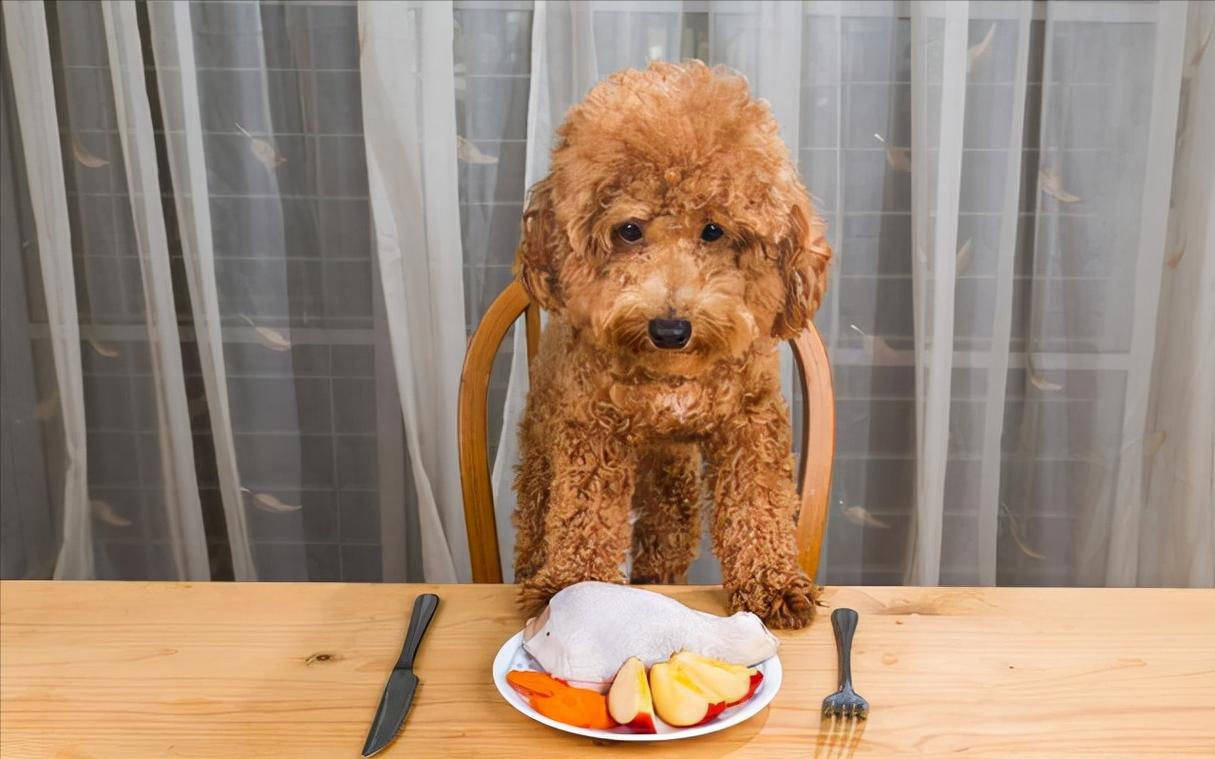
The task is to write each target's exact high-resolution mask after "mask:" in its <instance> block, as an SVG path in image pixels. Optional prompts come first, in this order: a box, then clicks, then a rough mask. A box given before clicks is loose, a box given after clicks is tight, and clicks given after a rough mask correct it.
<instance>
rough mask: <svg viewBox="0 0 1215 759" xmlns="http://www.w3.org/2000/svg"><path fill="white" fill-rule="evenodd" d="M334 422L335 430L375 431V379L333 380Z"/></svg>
mask: <svg viewBox="0 0 1215 759" xmlns="http://www.w3.org/2000/svg"><path fill="white" fill-rule="evenodd" d="M333 423H334V427H335V432H361V433H368V434H374V433H375V431H376V413H375V380H370V379H335V380H333Z"/></svg>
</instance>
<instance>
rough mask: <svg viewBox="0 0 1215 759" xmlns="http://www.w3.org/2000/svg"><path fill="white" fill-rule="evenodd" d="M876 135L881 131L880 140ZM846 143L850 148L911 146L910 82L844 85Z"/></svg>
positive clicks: (905, 147)
mask: <svg viewBox="0 0 1215 759" xmlns="http://www.w3.org/2000/svg"><path fill="white" fill-rule="evenodd" d="M875 135H881V137H882V140H885V142H882V140H879V139H878V138H877V137H875ZM843 143H844V145H845V146H847V147H850V148H884V147H885V146H886V145H890V146H894V147H898V148H903V149H910V148H911V85H910V84H888V83H876V84H867V83H853V84H849V85H847V86H846V87H845V88H844V134H843Z"/></svg>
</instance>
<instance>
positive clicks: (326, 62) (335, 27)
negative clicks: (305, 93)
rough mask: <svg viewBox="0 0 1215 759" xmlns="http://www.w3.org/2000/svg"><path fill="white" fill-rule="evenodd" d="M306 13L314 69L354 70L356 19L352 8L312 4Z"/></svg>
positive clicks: (356, 54) (356, 59) (357, 59)
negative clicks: (310, 35) (309, 27)
mask: <svg viewBox="0 0 1215 759" xmlns="http://www.w3.org/2000/svg"><path fill="white" fill-rule="evenodd" d="M308 14H309V20H310V26H311V30H312V46H311V48H312V51H313V63H314V65H315V66H316V68H318V69H357V68H358V67H359V16H358V9H357V8H356V7H355V5H354V4H353V3H351V4H343V5H312V6H310V7H309V8H308Z"/></svg>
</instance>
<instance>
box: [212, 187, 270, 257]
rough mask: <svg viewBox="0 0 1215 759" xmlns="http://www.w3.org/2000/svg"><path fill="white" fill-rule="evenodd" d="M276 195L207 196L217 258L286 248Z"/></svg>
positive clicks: (258, 254)
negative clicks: (254, 196)
mask: <svg viewBox="0 0 1215 759" xmlns="http://www.w3.org/2000/svg"><path fill="white" fill-rule="evenodd" d="M284 221H285V219H284V214H283V205H282V200H281V199H280V198H273V197H263V198H250V197H215V196H212V197H211V227H212V230H213V234H214V244H215V255H216V256H217V257H219V258H230V257H252V256H274V257H280V256H284V255H286V252H287V235H286V224H284Z"/></svg>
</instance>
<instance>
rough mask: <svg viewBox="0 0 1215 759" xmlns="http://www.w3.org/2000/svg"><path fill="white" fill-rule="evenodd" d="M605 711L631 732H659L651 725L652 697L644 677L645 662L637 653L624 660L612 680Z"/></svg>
mask: <svg viewBox="0 0 1215 759" xmlns="http://www.w3.org/2000/svg"><path fill="white" fill-rule="evenodd" d="M608 713H609V714H611V715H612V719H614V720H616V721H617V722H619V723H620V726H621V727H624V728H626V729H628V730H630V731H632V732H634V733H656V732H658V729H657V728H656V727H655V726H654V698H653V696H652V695H651V693H650V684H649V682H648V681H647V679H646V674H645V665H644V664H642V662H641V659H638V658H637V657H636V656H634V657H631V658H629V659H627V660H626V661H625V662H624V664H622V665H621V666H620V669H619V671H617V672H616V677H615V679H613V680H612V687H611V689H610V690H609V691H608Z"/></svg>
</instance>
